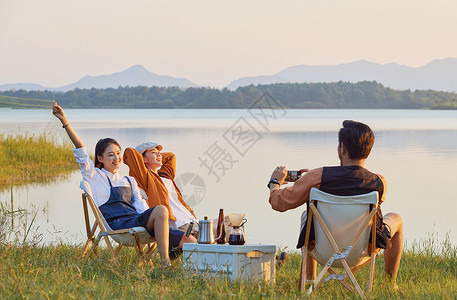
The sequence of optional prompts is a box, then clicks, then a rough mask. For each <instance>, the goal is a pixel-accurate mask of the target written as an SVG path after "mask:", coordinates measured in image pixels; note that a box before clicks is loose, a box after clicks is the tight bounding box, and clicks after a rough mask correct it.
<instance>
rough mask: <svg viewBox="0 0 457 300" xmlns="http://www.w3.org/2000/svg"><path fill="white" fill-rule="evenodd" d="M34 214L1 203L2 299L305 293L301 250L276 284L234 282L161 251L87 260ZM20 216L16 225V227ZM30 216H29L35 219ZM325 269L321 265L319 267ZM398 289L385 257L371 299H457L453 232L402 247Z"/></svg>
mask: <svg viewBox="0 0 457 300" xmlns="http://www.w3.org/2000/svg"><path fill="white" fill-rule="evenodd" d="M27 214H29V216H30V215H31V216H32V217H33V213H30V212H27V211H25V210H17V211H14V212H12V211H9V210H8V207H7V206H6V205H4V204H2V205H0V299H16V298H21V299H87V298H97V299H113V298H114V299H143V298H145V299H213V298H217V299H302V298H307V297H306V296H305V295H303V294H301V293H300V292H299V291H298V279H299V270H300V261H301V256H300V254H299V253H298V252H296V251H294V252H289V260H288V261H287V262H286V263H285V264H283V266H282V267H281V268H278V269H277V270H276V282H275V283H274V284H273V285H270V284H269V283H266V282H245V281H234V282H231V281H230V280H229V279H227V278H226V277H211V276H209V274H206V273H200V274H196V273H195V272H194V271H191V270H187V269H185V268H184V267H183V263H182V261H181V260H180V258H178V260H176V261H174V262H173V266H174V268H173V269H167V270H162V269H160V259H159V257H158V254H157V251H156V253H155V254H154V255H153V257H152V260H151V261H144V260H140V259H139V258H138V256H137V255H136V252H135V251H134V250H133V249H132V248H127V247H124V248H123V249H122V251H121V252H120V255H119V256H118V259H117V260H113V259H112V258H111V257H110V255H109V253H108V250H107V249H106V248H105V249H103V248H102V249H100V251H99V255H98V256H93V257H92V258H91V259H90V260H81V253H82V246H81V245H68V244H64V243H62V242H61V243H57V244H53V245H43V244H41V243H40V241H39V236H40V234H39V232H38V230H39V228H37V227H34V226H33V218H32V219H31V221H30V222H27V221H26V220H28V219H27V218H25V219H24V218H23V217H24V216H26V215H27ZM13 217H14V218H15V219H14V220H15V225H16V226H12V220H13ZM29 219H30V218H29ZM318 271H320V268H318ZM368 271H369V270H368V267H365V268H364V269H362V270H361V271H359V272H357V273H356V274H355V276H356V278H357V280H358V282H359V283H360V285H361V287H362V289H364V290H366V288H367V285H368ZM397 284H398V289H392V287H391V286H390V285H388V284H386V283H385V281H384V257H383V255H382V254H380V255H379V257H378V258H377V259H376V271H375V284H374V290H373V292H372V293H369V294H368V293H366V296H367V298H368V299H456V298H457V249H456V247H455V246H453V245H452V244H451V241H450V239H449V236H448V235H447V236H446V238H445V240H444V241H443V242H441V243H440V242H438V241H437V237H436V236H435V235H433V234H430V235H427V236H426V238H424V239H423V240H421V241H418V242H414V243H413V244H412V245H411V246H410V247H406V248H405V250H404V252H403V257H402V261H401V266H400V271H399V274H398V278H397ZM308 298H311V299H354V298H358V296H357V295H355V294H351V293H350V292H349V291H348V290H346V289H345V288H343V287H342V286H341V285H340V284H339V283H337V282H330V283H327V284H326V285H324V286H323V287H322V288H319V289H317V290H316V291H315V293H314V294H313V295H312V296H310V297H308Z"/></svg>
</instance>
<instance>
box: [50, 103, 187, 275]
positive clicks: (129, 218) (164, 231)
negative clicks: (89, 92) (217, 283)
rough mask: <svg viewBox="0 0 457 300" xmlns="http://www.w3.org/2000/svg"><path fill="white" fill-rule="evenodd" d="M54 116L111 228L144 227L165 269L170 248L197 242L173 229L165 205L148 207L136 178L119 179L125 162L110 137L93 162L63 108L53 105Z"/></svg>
mask: <svg viewBox="0 0 457 300" xmlns="http://www.w3.org/2000/svg"><path fill="white" fill-rule="evenodd" d="M52 112H53V114H54V115H55V116H56V117H57V118H58V119H59V120H60V121H61V123H62V127H63V128H65V130H66V132H67V134H68V136H69V137H70V139H71V141H72V143H73V144H74V145H75V149H73V152H74V154H75V157H76V161H77V162H78V164H79V165H80V167H81V174H82V176H83V178H84V180H86V181H87V182H89V184H90V187H91V190H92V193H93V195H92V196H93V198H94V201H95V203H96V204H97V206H98V207H99V208H100V211H101V212H102V214H103V216H104V217H105V219H106V221H107V222H108V224H109V225H110V227H111V228H112V229H124V228H129V227H135V226H143V227H145V228H146V230H147V231H148V233H149V234H150V235H151V236H152V237H155V239H156V242H157V247H158V249H159V253H160V256H161V259H162V266H164V267H165V266H169V265H170V256H169V253H168V248H170V249H172V248H175V247H182V244H183V243H192V242H195V239H194V238H193V237H186V236H185V235H184V232H183V231H180V230H176V229H173V228H170V227H169V225H168V210H167V208H166V207H164V206H162V205H158V206H155V207H151V208H148V205H147V203H146V202H145V201H144V200H143V199H142V198H141V196H140V192H139V189H138V185H137V183H136V181H135V179H134V178H133V177H127V176H120V175H119V173H118V172H117V170H118V169H119V167H120V164H121V161H122V154H121V147H120V145H119V144H118V143H117V142H116V141H115V140H114V139H111V138H106V139H101V140H99V141H98V143H97V146H96V147H95V159H96V163H95V165H94V162H93V161H92V160H91V159H90V157H89V155H88V153H87V149H86V147H85V146H84V143H83V142H82V141H81V139H80V138H79V136H78V135H77V134H76V132H75V131H74V129H73V128H72V126H71V125H70V123H69V122H68V119H67V117H66V115H65V113H64V111H63V109H62V108H61V107H60V106H59V105H57V103H54V105H53V111H52Z"/></svg>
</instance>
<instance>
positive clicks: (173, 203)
mask: <svg viewBox="0 0 457 300" xmlns="http://www.w3.org/2000/svg"><path fill="white" fill-rule="evenodd" d="M160 179H162V181H163V183H164V184H165V187H166V188H167V190H168V204H170V208H171V211H172V212H173V215H174V216H175V217H176V221H174V224H172V225H174V227H175V228H179V227H181V226H182V225H184V224H189V223H190V222H191V221H194V222H197V219H195V217H194V215H193V214H192V213H191V212H190V211H188V210H187V208H186V207H185V206H184V205H182V203H181V202H180V201H179V198H178V192H177V191H176V188H175V185H174V184H173V181H171V180H170V179H168V178H165V177H160ZM170 221H172V220H170Z"/></svg>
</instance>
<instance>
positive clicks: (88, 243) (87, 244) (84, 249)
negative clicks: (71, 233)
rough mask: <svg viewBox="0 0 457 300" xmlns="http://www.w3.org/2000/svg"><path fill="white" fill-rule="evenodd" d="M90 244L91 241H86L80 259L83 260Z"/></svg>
mask: <svg viewBox="0 0 457 300" xmlns="http://www.w3.org/2000/svg"><path fill="white" fill-rule="evenodd" d="M91 243H92V240H91V239H87V241H86V244H85V245H84V248H83V254H82V255H81V259H83V258H84V256H85V255H86V253H87V250H88V249H89V246H90V244H91Z"/></svg>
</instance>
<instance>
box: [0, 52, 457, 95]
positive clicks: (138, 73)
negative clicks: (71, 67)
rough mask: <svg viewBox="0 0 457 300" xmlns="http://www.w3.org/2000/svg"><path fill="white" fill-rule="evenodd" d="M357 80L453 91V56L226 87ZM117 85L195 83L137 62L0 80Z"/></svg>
mask: <svg viewBox="0 0 457 300" xmlns="http://www.w3.org/2000/svg"><path fill="white" fill-rule="evenodd" d="M338 81H345V82H360V81H377V82H379V83H382V84H383V85H384V86H386V87H390V88H392V89H396V90H408V89H410V90H429V89H430V90H437V91H447V92H455V91H456V90H457V58H445V59H440V60H433V61H431V62H430V63H428V64H426V65H424V66H421V67H417V68H413V67H408V66H404V65H399V64H396V63H390V64H377V63H372V62H369V61H365V60H359V61H355V62H351V63H346V64H338V65H319V66H312V65H299V66H293V67H289V68H286V69H284V70H282V71H280V72H278V73H275V74H272V75H261V76H252V77H243V78H240V79H237V80H234V81H232V82H231V83H230V84H228V85H227V86H226V87H227V88H229V89H231V90H235V89H237V88H238V87H240V86H247V85H250V84H254V85H257V84H273V83H303V82H307V83H310V82H338ZM119 86H131V87H133V86H160V87H168V86H177V87H180V88H188V87H197V85H196V84H194V83H193V82H191V81H189V80H188V79H185V78H174V77H171V76H164V75H157V74H154V73H151V72H149V71H148V70H146V68H144V67H143V66H140V65H135V66H132V67H130V68H129V69H127V70H124V71H122V72H117V73H113V74H108V75H100V76H85V77H83V78H81V79H80V80H79V81H77V82H75V83H72V84H69V85H65V86H62V87H57V88H48V87H43V86H41V85H38V84H31V83H30V84H27V83H17V84H3V85H0V91H5V90H11V89H16V90H18V89H24V90H50V91H63V92H65V91H69V90H73V89H75V88H79V89H90V88H110V87H111V88H117V87H119Z"/></svg>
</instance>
